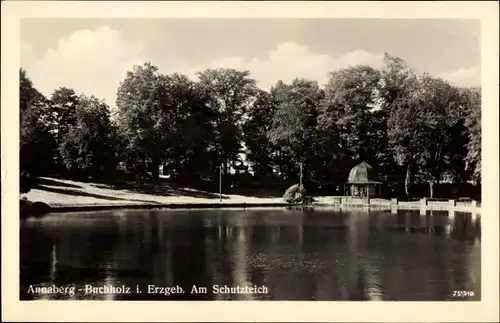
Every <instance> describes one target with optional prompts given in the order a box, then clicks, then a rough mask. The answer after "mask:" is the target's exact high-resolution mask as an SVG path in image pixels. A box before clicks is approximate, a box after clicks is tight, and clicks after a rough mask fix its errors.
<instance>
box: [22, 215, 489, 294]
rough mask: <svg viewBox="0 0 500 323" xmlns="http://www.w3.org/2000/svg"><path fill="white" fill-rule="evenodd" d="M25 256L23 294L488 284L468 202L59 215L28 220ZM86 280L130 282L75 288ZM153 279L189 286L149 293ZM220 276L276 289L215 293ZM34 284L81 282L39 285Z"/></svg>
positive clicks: (449, 288)
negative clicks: (459, 208) (452, 209)
mask: <svg viewBox="0 0 500 323" xmlns="http://www.w3.org/2000/svg"><path fill="white" fill-rule="evenodd" d="M20 256H21V258H20V259H21V276H20V278H21V282H20V283H21V294H20V297H21V299H26V300H27V299H103V300H104V299H123V300H126V299H130V300H161V299H165V300H167V299H168V300H213V299H219V300H224V299H233V300H252V299H269V300H352V301H363V300H446V299H455V298H453V297H452V296H451V294H452V292H453V291H454V290H466V291H473V292H474V293H475V296H474V297H468V298H467V299H475V300H477V299H480V292H481V291H480V284H481V276H480V262H481V261H480V218H477V219H476V218H475V217H472V215H471V214H467V213H460V212H456V213H455V214H454V215H453V216H450V215H449V214H448V213H447V212H442V211H427V212H424V213H422V212H421V211H420V210H414V211H402V210H398V211H397V212H396V213H392V212H384V211H373V210H371V211H368V210H366V209H364V210H363V209H359V210H355V211H349V212H345V211H344V212H339V211H332V210H327V209H325V210H314V211H313V210H196V211H188V210H185V211H182V210H176V211H127V212H124V211H120V212H119V213H118V212H114V213H113V212H95V213H81V214H71V215H68V214H58V215H49V216H47V217H45V218H42V219H32V220H27V221H24V222H21V253H20ZM86 285H89V286H91V287H101V286H105V285H107V286H115V287H120V286H124V287H130V289H131V290H130V293H129V294H125V293H119V294H117V293H101V294H99V293H90V294H85V293H84V292H78V289H82V290H84V289H85V286H86ZM148 285H154V286H155V287H167V286H178V288H182V290H183V293H181V294H178V293H176V294H170V293H167V292H166V290H164V289H158V290H156V293H148ZM214 285H218V286H224V285H225V286H228V287H236V286H240V287H244V286H249V287H253V286H255V287H259V286H265V287H267V289H268V293H256V294H222V293H213V290H212V286H214ZM30 286H32V287H33V288H34V287H50V286H75V288H76V289H77V292H76V293H75V294H74V295H67V294H57V293H56V294H50V295H39V294H33V293H28V291H29V287H30ZM193 286H195V288H197V291H198V293H191V291H192V290H193ZM203 287H205V288H206V290H203ZM138 290H139V291H140V292H137V291H138ZM463 299H464V298H462V300H463Z"/></svg>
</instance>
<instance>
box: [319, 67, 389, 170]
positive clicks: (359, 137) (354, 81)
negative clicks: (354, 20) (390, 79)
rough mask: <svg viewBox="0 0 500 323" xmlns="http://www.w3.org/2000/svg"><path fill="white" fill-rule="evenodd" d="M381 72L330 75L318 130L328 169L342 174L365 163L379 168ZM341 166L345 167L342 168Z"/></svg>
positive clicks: (351, 70) (368, 69) (354, 70)
mask: <svg viewBox="0 0 500 323" xmlns="http://www.w3.org/2000/svg"><path fill="white" fill-rule="evenodd" d="M379 79H380V73H379V71H377V70H375V69H373V68H371V67H369V66H355V67H349V68H346V69H342V70H338V71H335V72H332V73H330V77H329V81H328V84H327V85H326V87H325V98H324V99H323V100H322V101H321V104H320V109H319V110H320V111H319V115H318V128H319V131H320V132H321V133H322V135H321V138H322V146H323V149H322V150H321V151H322V152H323V153H324V154H325V156H324V157H323V160H328V161H329V165H324V166H326V167H328V168H336V169H337V170H339V171H340V173H341V174H345V173H346V172H347V170H348V169H349V168H350V167H352V166H353V164H354V163H358V162H360V161H362V160H365V161H368V162H370V163H375V164H378V159H379V158H378V157H379V155H380V153H381V150H382V149H384V148H385V147H384V143H383V140H384V139H385V133H384V132H385V131H384V130H385V123H384V121H385V120H384V118H383V117H384V115H383V114H382V113H381V112H380V108H379V107H377V106H376V96H377V87H378V83H379ZM342 165H343V166H344V167H342Z"/></svg>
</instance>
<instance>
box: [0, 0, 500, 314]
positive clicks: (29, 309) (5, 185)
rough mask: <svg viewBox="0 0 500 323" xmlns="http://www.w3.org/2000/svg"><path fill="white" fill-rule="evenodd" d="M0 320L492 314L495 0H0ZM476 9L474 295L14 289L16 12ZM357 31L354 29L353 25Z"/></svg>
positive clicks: (414, 13)
mask: <svg viewBox="0 0 500 323" xmlns="http://www.w3.org/2000/svg"><path fill="white" fill-rule="evenodd" d="M1 5H2V10H1V24H2V37H1V44H2V47H1V48H2V53H1V55H2V56H1V64H2V65H1V72H2V78H1V80H2V84H1V100H2V101H1V104H2V105H1V107H2V110H1V112H2V114H1V117H2V118H1V125H2V127H1V130H2V136H1V139H2V151H1V153H2V164H1V166H2V222H3V223H2V309H3V311H2V320H7V321H24V322H27V321H52V322H58V321H116V322H118V321H175V322H189V321H191V322H193V321H212V322H215V321H219V322H223V321H254V322H255V321H275V322H298V321H307V322H321V321H330V322H332V321H356V322H373V321H384V322H393V321H397V322H409V321H420V322H426V321H429V322H431V321H433V322H436V321H446V322H488V321H489V322H493V321H498V312H499V307H498V300H499V298H498V286H499V281H498V273H499V271H498V242H499V239H498V227H499V222H498V196H499V194H498V193H499V192H498V174H499V172H498V165H499V163H498V84H499V83H498V70H499V66H498V57H499V52H498V48H499V46H498V39H499V34H498V29H499V25H498V9H499V8H498V3H497V2H495V1H488V2H481V1H475V2H473V1H471V2H444V1H443V2H439V1H435V2H357V1H356V2H316V1H314V2H228V1H221V2H146V1H140V2H118V1H113V2H83V1H81V2H73V1H71V2H69V1H68V2H64V1H60V2H44V1H31V2H23V1H12V2H2V3H1ZM69 17H70V18H73V17H74V18H76V17H78V18H119V17H120V18H153V17H154V18H168V17H176V18H180V17H191V18H196V17H197V18H210V17H211V18H217V17H233V18H259V17H260V18H266V17H267V18H281V17H290V18H291V17H296V18H299V17H301V18H333V17H336V18H348V17H350V18H354V17H357V18H473V19H481V31H482V33H481V35H482V40H481V45H482V47H481V59H482V73H481V75H482V84H483V86H482V88H483V114H482V116H483V119H482V129H483V149H482V151H483V156H482V157H483V158H482V163H483V203H482V217H483V218H482V221H483V223H482V230H483V231H482V235H483V236H482V301H481V302H467V303H463V302H280V301H273V302H244V301H241V302H240V301H235V302H222V301H217V302H215V301H214V302H192V301H191V302H177V301H176V302H129V301H126V302H125V301H123V302H105V301H96V302H92V301H51V302H47V301H32V302H20V301H19V300H18V299H19V268H18V264H19V220H18V211H19V203H18V198H19V194H18V192H19V181H18V179H19V177H18V174H19V170H18V169H19V167H18V159H19V156H18V152H19V148H18V147H19V146H18V145H19V114H18V108H16V107H18V92H19V87H18V84H19V82H18V81H19V80H18V77H19V75H18V73H19V46H20V37H19V35H20V33H19V26H20V19H22V18H69ZM353 32H355V31H353Z"/></svg>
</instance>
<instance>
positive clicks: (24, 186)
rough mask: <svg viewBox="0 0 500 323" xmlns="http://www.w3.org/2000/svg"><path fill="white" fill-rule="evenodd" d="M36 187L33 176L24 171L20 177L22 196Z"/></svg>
mask: <svg viewBox="0 0 500 323" xmlns="http://www.w3.org/2000/svg"><path fill="white" fill-rule="evenodd" d="M34 186H35V181H34V178H33V176H32V175H31V174H30V173H28V172H27V171H22V172H21V174H20V175H19V191H20V193H21V194H24V193H28V192H29V191H30V190H31V189H32V188H33V187H34Z"/></svg>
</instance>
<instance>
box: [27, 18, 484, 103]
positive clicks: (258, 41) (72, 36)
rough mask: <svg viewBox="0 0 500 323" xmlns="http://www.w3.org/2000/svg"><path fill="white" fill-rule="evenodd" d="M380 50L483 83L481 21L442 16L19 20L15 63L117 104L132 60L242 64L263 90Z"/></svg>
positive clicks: (372, 61) (373, 59)
mask: <svg viewBox="0 0 500 323" xmlns="http://www.w3.org/2000/svg"><path fill="white" fill-rule="evenodd" d="M384 52H388V53H389V54H391V55H393V56H397V57H401V58H403V59H405V60H406V61H407V62H408V64H409V65H410V66H412V67H413V68H415V69H417V70H418V71H420V72H429V73H431V74H433V75H436V76H440V77H443V78H445V79H447V80H449V81H451V82H453V83H456V84H459V85H464V86H479V85H480V24H479V21H475V20H459V19H454V20H445V19H399V20H391V19H108V20H97V19H37V20H24V21H23V23H22V26H21V66H22V67H23V68H25V69H26V70H27V73H28V76H29V77H30V78H31V80H32V81H33V82H34V84H35V86H36V87H37V88H38V89H39V90H40V91H41V92H42V93H44V94H45V95H50V94H51V93H52V91H53V90H54V89H56V88H57V87H60V86H66V87H71V88H73V89H74V90H75V91H76V92H77V93H85V94H88V95H95V96H97V97H99V98H103V99H104V100H105V101H106V103H108V104H109V105H111V106H114V103H115V100H116V90H117V87H118V85H119V82H120V81H121V80H123V78H124V77H125V73H126V71H127V70H130V69H131V68H132V66H133V65H134V64H141V63H143V62H146V61H151V62H152V63H153V64H154V65H157V66H159V68H160V70H161V71H162V72H163V73H174V72H178V73H183V74H186V75H188V76H190V77H192V76H193V75H194V73H196V72H197V71H201V70H203V69H205V68H210V67H212V68H216V67H232V68H238V69H248V70H250V72H251V75H252V76H253V77H254V78H255V79H256V80H257V82H258V85H259V86H260V87H262V88H264V89H268V88H269V87H270V86H272V85H274V84H276V81H278V80H283V81H284V82H290V81H291V80H292V79H293V78H295V77H306V78H311V79H314V80H317V81H318V82H319V83H320V84H324V83H326V79H327V74H328V72H329V71H332V70H335V69H338V68H343V67H347V66H349V65H357V64H368V65H371V66H373V67H380V66H381V64H382V58H383V54H384Z"/></svg>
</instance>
